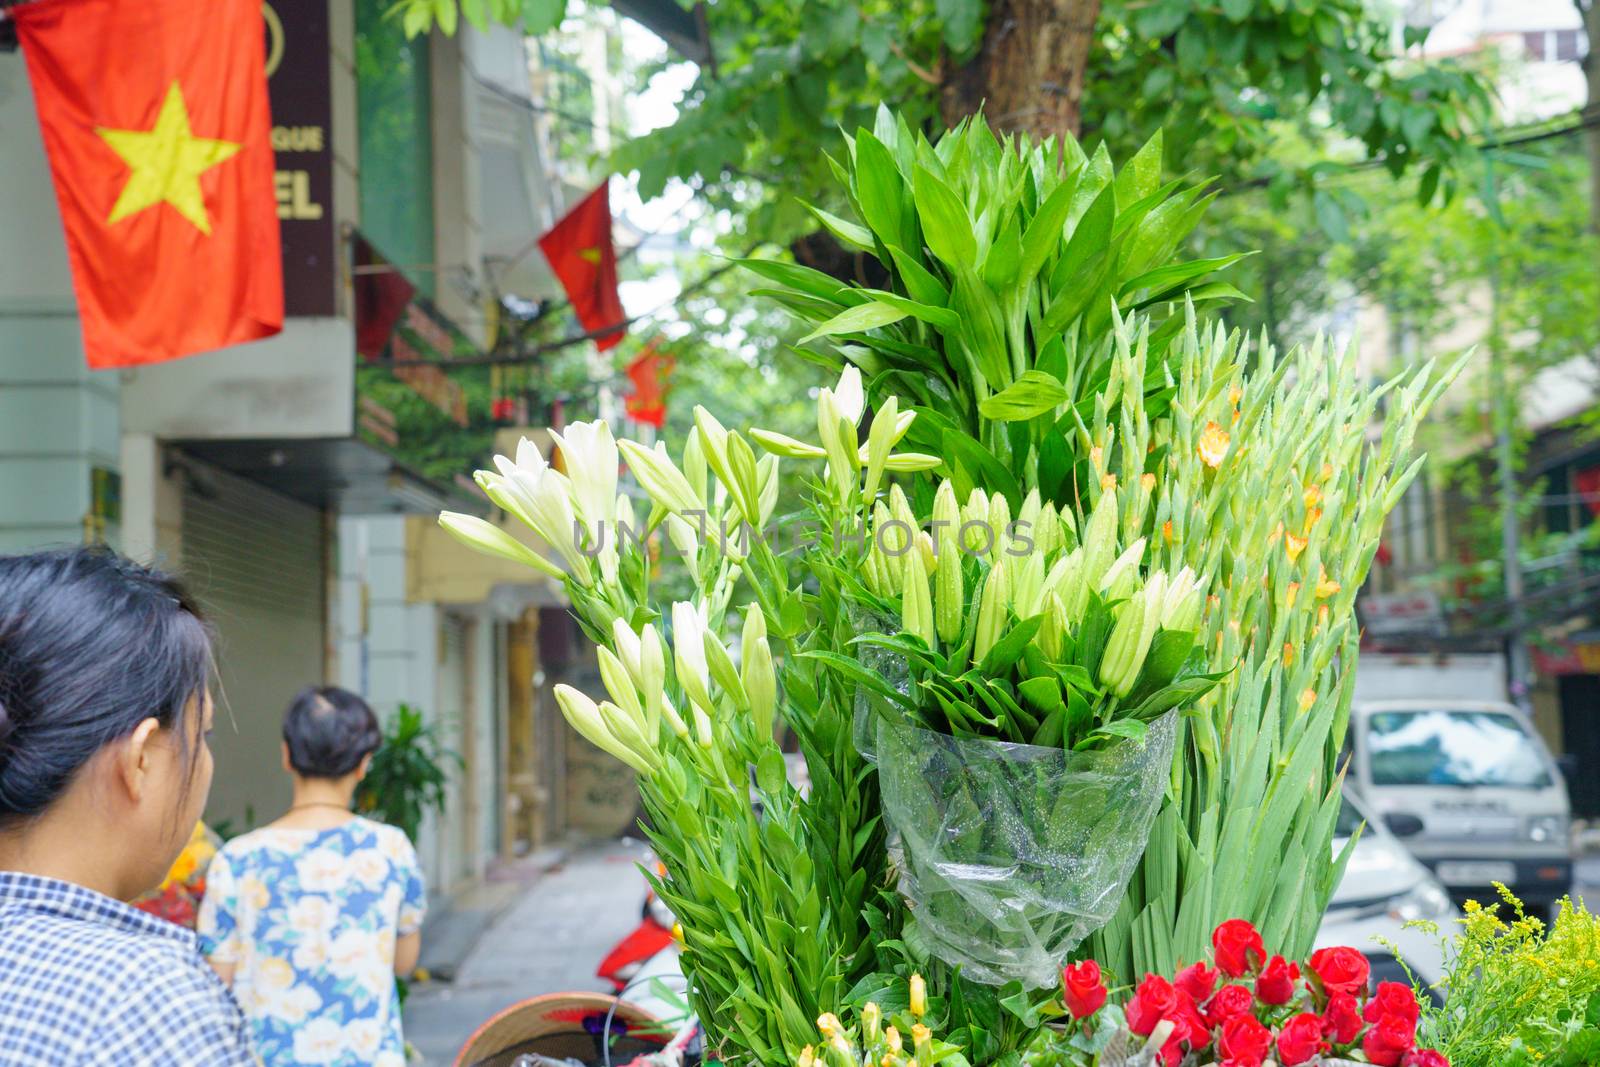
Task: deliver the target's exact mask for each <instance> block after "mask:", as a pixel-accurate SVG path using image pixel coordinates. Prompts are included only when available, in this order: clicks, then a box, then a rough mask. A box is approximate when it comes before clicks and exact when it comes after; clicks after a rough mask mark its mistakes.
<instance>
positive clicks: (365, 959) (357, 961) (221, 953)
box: [198, 688, 424, 1067]
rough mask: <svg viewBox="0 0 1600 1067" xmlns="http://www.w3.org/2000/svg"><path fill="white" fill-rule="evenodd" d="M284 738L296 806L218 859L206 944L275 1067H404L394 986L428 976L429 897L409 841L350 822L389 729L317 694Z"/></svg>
mask: <svg viewBox="0 0 1600 1067" xmlns="http://www.w3.org/2000/svg"><path fill="white" fill-rule="evenodd" d="M283 738H284V744H283V761H284V768H285V769H286V770H287V771H288V772H289V773H290V775H291V776H292V777H293V778H294V802H293V804H292V805H291V806H290V808H289V810H288V812H287V813H286V814H285V815H284V816H283V817H282V818H280V819H278V820H277V821H276V822H274V823H272V824H270V825H268V826H265V827H263V828H261V829H259V830H255V831H253V832H251V833H248V834H245V835H243V836H241V837H236V838H234V839H233V840H232V841H230V842H228V843H227V844H226V845H224V846H223V848H222V851H221V852H219V853H218V854H217V857H216V858H215V859H214V860H212V862H211V868H210V870H209V871H208V872H207V888H206V897H205V900H204V902H203V903H202V904H201V907H200V920H199V926H198V932H199V934H200V942H201V947H202V949H203V950H204V952H205V953H206V955H207V957H209V958H210V960H211V965H212V966H213V967H215V968H216V970H217V973H218V974H220V975H221V976H222V979H223V980H224V981H226V982H228V983H230V984H231V985H232V987H233V993H234V996H235V997H236V998H237V999H238V1001H239V1006H240V1007H241V1008H243V1009H244V1013H245V1016H246V1018H247V1019H248V1020H249V1022H250V1028H251V1033H252V1036H253V1039H254V1044H255V1048H256V1051H257V1053H258V1054H259V1055H260V1056H261V1059H262V1061H263V1063H265V1064H266V1067H291V1065H292V1067H298V1065H301V1064H307V1065H309V1064H326V1065H332V1067H346V1065H348V1067H357V1065H359V1067H368V1065H371V1067H401V1065H403V1064H404V1063H405V1040H404V1038H403V1037H402V1035H401V1030H400V1001H399V997H398V994H397V990H396V988H395V976H396V975H406V974H409V973H410V972H411V971H412V969H413V968H415V967H416V964H417V955H418V953H419V952H420V950H421V936H422V935H421V928H422V916H423V908H424V898H423V884H422V873H421V871H420V869H419V867H418V865H417V856H416V853H415V851H414V850H413V849H412V847H411V842H410V841H409V840H407V839H406V836H405V834H404V833H403V832H402V831H400V830H398V829H396V828H395V827H392V826H385V825H383V824H381V823H375V822H371V821H369V820H367V819H363V818H361V817H359V816H356V815H353V814H351V812H350V803H351V799H352V797H353V796H354V794H355V789H356V785H357V784H358V783H359V782H360V781H361V778H362V776H363V775H365V774H366V771H367V766H368V764H369V763H370V761H371V758H372V753H373V751H374V750H376V749H377V747H378V739H379V733H378V722H377V718H376V717H375V716H374V715H373V714H372V709H371V708H369V707H368V706H367V705H366V703H365V702H364V701H363V700H362V699H361V698H360V697H358V696H356V695H355V694H353V693H349V692H346V691H345V690H342V689H333V688H323V689H315V688H314V689H307V690H306V691H305V692H303V693H301V694H300V695H299V696H298V697H296V698H295V700H294V703H293V704H291V705H290V707H289V711H288V713H287V714H286V715H285V717H284V724H283Z"/></svg>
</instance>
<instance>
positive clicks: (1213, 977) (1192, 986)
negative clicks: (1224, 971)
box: [1172, 960, 1217, 1004]
mask: <svg viewBox="0 0 1600 1067" xmlns="http://www.w3.org/2000/svg"><path fill="white" fill-rule="evenodd" d="M1172 984H1173V985H1175V986H1177V987H1178V988H1179V989H1181V990H1183V991H1184V992H1185V993H1187V994H1189V999H1190V1000H1193V1001H1194V1002H1195V1003H1196V1004H1203V1003H1205V1001H1206V998H1207V997H1209V996H1211V991H1212V990H1213V989H1215V988H1217V972H1216V969H1215V968H1213V967H1207V966H1206V965H1205V961H1204V960H1202V961H1201V962H1199V963H1191V964H1189V966H1187V967H1185V968H1184V969H1183V970H1181V971H1179V972H1178V977H1176V978H1174V979H1173V980H1172Z"/></svg>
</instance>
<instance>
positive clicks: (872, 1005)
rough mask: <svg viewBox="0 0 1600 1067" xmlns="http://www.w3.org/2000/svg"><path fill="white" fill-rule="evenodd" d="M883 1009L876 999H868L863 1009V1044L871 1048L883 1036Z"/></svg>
mask: <svg viewBox="0 0 1600 1067" xmlns="http://www.w3.org/2000/svg"><path fill="white" fill-rule="evenodd" d="M882 1026H883V1009H882V1008H880V1007H878V1004H877V1002H876V1001H871V1000H869V1001H867V1004H866V1007H864V1008H862V1009H861V1044H862V1045H863V1046H865V1047H866V1048H871V1047H872V1046H873V1045H876V1044H877V1043H878V1039H879V1038H881V1037H882V1036H883V1034H882V1032H881V1029H882Z"/></svg>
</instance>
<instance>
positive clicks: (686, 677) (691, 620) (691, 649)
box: [672, 600, 712, 711]
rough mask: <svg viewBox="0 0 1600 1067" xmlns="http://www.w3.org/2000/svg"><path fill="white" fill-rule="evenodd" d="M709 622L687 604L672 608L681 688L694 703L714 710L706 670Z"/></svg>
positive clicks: (682, 603)
mask: <svg viewBox="0 0 1600 1067" xmlns="http://www.w3.org/2000/svg"><path fill="white" fill-rule="evenodd" d="M705 640H706V620H705V616H704V615H702V614H701V613H700V609H699V608H697V607H696V606H695V605H693V604H690V603H687V602H686V601H682V600H680V601H678V602H677V603H676V604H674V605H672V658H673V664H674V666H675V667H676V668H677V672H678V684H679V685H681V686H683V691H684V692H685V693H686V694H688V697H689V701H690V703H692V704H694V705H695V706H696V707H700V708H705V709H706V710H707V711H709V710H711V708H712V703H711V676H710V673H709V672H708V670H707V668H706V646H705Z"/></svg>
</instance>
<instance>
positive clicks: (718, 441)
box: [694, 405, 733, 486]
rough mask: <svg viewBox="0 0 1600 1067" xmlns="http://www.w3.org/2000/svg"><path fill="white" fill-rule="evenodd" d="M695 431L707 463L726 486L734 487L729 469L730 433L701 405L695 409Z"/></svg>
mask: <svg viewBox="0 0 1600 1067" xmlns="http://www.w3.org/2000/svg"><path fill="white" fill-rule="evenodd" d="M694 425H695V430H696V431H697V432H698V434H699V437H700V448H701V451H703V452H704V453H705V458H706V463H707V464H709V465H710V467H711V470H712V472H713V473H714V474H716V476H717V480H718V481H720V482H721V483H722V484H723V485H725V486H732V485H733V474H732V473H731V472H730V471H729V469H728V431H727V430H726V429H724V428H723V425H722V423H720V422H718V421H717V417H716V416H715V415H713V414H711V412H709V411H707V410H706V409H705V408H703V407H700V406H699V405H696V406H695V409H694Z"/></svg>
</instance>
